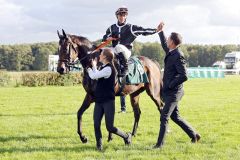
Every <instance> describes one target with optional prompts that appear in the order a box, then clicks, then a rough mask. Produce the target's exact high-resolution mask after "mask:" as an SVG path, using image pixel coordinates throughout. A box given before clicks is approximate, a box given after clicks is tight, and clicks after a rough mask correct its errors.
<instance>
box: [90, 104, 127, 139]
mask: <svg viewBox="0 0 240 160" xmlns="http://www.w3.org/2000/svg"><path fill="white" fill-rule="evenodd" d="M104 114H105V123H106V128H107V130H108V131H109V132H111V133H114V134H116V135H118V136H120V137H122V138H125V139H126V138H127V137H128V135H127V134H126V133H124V132H122V131H121V130H119V129H118V128H116V127H114V114H115V101H114V100H110V101H107V102H103V103H97V102H96V103H95V108H94V113H93V120H94V130H95V137H96V141H97V143H99V142H100V141H101V140H102V132H101V121H102V118H103V115H104ZM100 143H101V142H100Z"/></svg>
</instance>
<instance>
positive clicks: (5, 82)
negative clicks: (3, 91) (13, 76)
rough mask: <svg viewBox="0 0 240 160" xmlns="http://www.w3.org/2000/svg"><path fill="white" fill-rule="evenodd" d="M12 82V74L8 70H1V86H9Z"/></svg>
mask: <svg viewBox="0 0 240 160" xmlns="http://www.w3.org/2000/svg"><path fill="white" fill-rule="evenodd" d="M9 82H10V76H9V75H8V74H7V72H6V71H0V86H7V85H8V84H9Z"/></svg>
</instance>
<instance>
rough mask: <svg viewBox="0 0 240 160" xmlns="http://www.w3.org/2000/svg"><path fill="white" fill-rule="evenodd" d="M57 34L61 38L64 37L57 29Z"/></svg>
mask: <svg viewBox="0 0 240 160" xmlns="http://www.w3.org/2000/svg"><path fill="white" fill-rule="evenodd" d="M57 34H58V37H59V38H60V39H61V38H62V35H61V34H60V33H59V31H58V30H57Z"/></svg>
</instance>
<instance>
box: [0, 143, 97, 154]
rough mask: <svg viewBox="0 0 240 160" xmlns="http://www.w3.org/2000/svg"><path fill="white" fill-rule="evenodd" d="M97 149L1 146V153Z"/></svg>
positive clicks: (83, 146) (85, 147)
mask: <svg viewBox="0 0 240 160" xmlns="http://www.w3.org/2000/svg"><path fill="white" fill-rule="evenodd" d="M94 150H96V148H95V146H94V145H93V146H86V145H81V146H76V147H36V148H34V147H32V148H18V147H12V148H0V153H15V152H23V153H27V152H56V151H60V152H84V151H94Z"/></svg>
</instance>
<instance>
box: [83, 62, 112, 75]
mask: <svg viewBox="0 0 240 160" xmlns="http://www.w3.org/2000/svg"><path fill="white" fill-rule="evenodd" d="M105 65H106V64H105ZM105 65H102V67H104V66H105ZM87 71H88V75H89V77H90V78H91V79H99V78H109V77H110V76H111V74H112V69H111V67H109V66H107V67H104V68H103V69H102V70H97V68H96V66H93V67H92V68H88V70H87Z"/></svg>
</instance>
